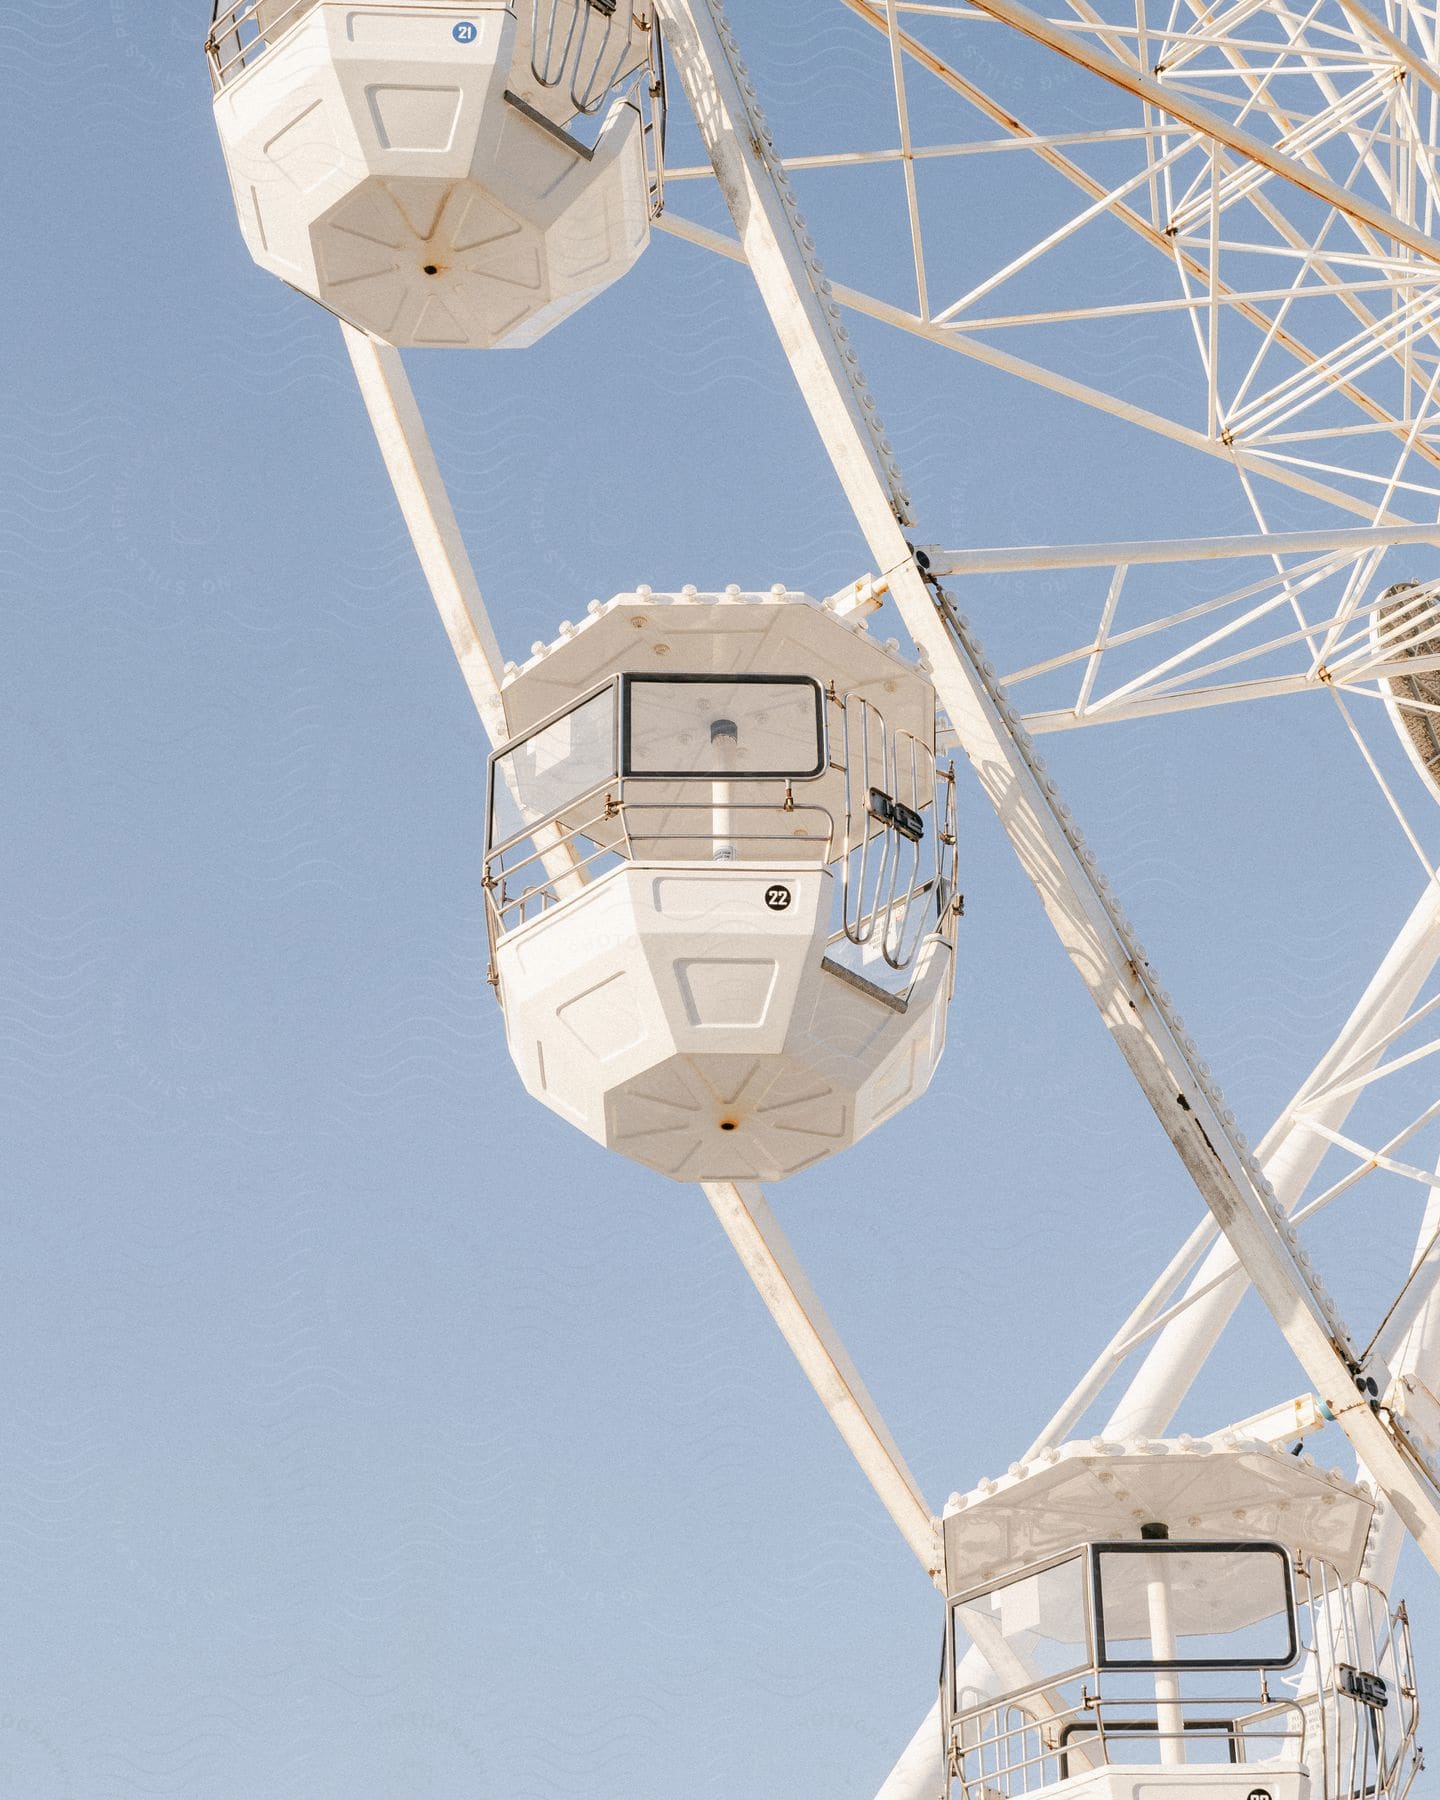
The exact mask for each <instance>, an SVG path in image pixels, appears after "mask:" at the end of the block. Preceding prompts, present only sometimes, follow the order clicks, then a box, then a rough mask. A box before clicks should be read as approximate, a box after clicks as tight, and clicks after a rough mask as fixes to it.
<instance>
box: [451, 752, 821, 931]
mask: <svg viewBox="0 0 1440 1800" xmlns="http://www.w3.org/2000/svg"><path fill="white" fill-rule="evenodd" d="M644 785H645V784H643V783H639V784H637V783H635V782H631V783H628V784H627V783H626V782H625V781H623V780H621V779H620V778H619V777H611V778H608V779H607V780H606V781H605V782H603V783H601V784H600V785H598V786H597V787H595V788H593V789H592V790H591V791H590V792H589V793H588V794H583V795H581V796H579V797H578V798H577V799H576V800H574V801H573V802H571V803H570V804H569V805H567V807H566V808H565V811H564V816H563V818H560V819H556V818H552V819H546V820H541V821H539V822H537V823H536V824H533V825H526V826H525V827H523V828H522V829H521V830H520V831H518V832H516V833H515V834H514V835H513V836H511V837H510V838H508V839H507V840H506V841H505V842H503V843H500V844H496V845H494V846H492V848H491V849H490V851H489V853H488V854H487V856H486V859H485V879H484V886H485V893H486V899H487V905H486V916H487V920H488V922H489V925H490V930H491V946H492V950H493V948H494V947H495V944H496V943H498V941H499V940H500V939H502V938H505V937H507V936H509V934H510V933H511V932H512V931H517V930H518V929H519V928H520V927H521V926H522V925H525V924H528V923H529V922H530V921H531V920H532V919H534V918H536V917H538V916H539V914H540V913H542V912H545V911H548V910H549V908H551V907H553V906H558V905H559V904H560V902H561V901H562V900H564V899H567V898H568V897H569V896H570V895H571V894H572V893H575V892H577V891H578V890H579V887H580V886H581V885H584V884H585V883H586V882H588V881H593V880H596V879H598V877H599V876H601V875H603V874H608V873H609V871H610V870H611V869H612V868H618V867H619V866H620V865H621V864H623V863H627V862H653V861H672V860H674V861H682V862H693V863H696V864H699V865H701V866H710V864H711V862H712V856H711V852H712V851H713V849H714V847H715V846H716V844H717V843H718V841H719V840H718V836H717V826H716V823H715V819H714V812H715V809H714V807H713V805H712V804H711V802H709V801H701V800H694V801H691V800H668V799H667V800H643V799H637V798H635V797H634V789H635V788H636V787H637V786H639V787H641V788H642V789H643V787H644ZM770 785H774V784H773V783H772V784H770ZM627 786H628V788H629V789H630V792H627ZM725 814H726V824H725V827H724V833H725V836H726V839H727V842H728V844H729V845H731V846H732V847H734V848H735V850H736V851H737V856H736V857H735V859H734V860H736V861H739V862H758V863H763V864H764V865H765V866H766V867H767V868H768V867H771V866H775V867H779V866H781V865H789V866H794V865H796V864H799V865H801V866H812V867H824V866H826V865H828V864H829V863H830V862H831V861H832V860H833V858H834V854H835V839H836V827H835V820H834V817H833V815H832V814H831V813H830V811H829V809H828V808H827V807H823V806H812V805H807V804H805V803H803V802H796V801H795V800H794V798H793V796H792V795H790V794H789V793H788V792H787V793H785V794H782V795H781V796H780V797H778V798H776V799H774V800H753V801H752V800H740V801H736V800H731V801H729V802H728V803H727V804H726V807H725ZM652 816H653V817H654V823H653V824H652V823H647V820H648V819H649V818H650V817H652ZM737 819H738V820H739V821H740V822H739V823H737ZM796 819H808V820H809V821H810V822H811V826H812V827H813V830H809V831H807V834H806V835H805V836H803V837H800V836H797V835H796V828H795V824H794V821H795V820H796ZM692 827H693V829H692Z"/></svg>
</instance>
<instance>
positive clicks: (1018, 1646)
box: [953, 1556, 1090, 1712]
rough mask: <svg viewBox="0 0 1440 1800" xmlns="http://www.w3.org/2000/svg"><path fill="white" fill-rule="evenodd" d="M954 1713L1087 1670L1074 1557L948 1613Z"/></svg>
mask: <svg viewBox="0 0 1440 1800" xmlns="http://www.w3.org/2000/svg"><path fill="white" fill-rule="evenodd" d="M953 1618H954V1628H955V1669H956V1696H955V1704H956V1708H957V1710H959V1711H962V1712H963V1711H965V1710H966V1709H967V1708H968V1707H971V1706H976V1705H979V1704H980V1703H981V1701H983V1700H986V1699H994V1698H996V1697H997V1696H999V1695H1002V1694H1014V1693H1020V1692H1023V1691H1024V1690H1025V1689H1026V1688H1030V1687H1034V1686H1035V1685H1036V1684H1037V1683H1040V1682H1043V1681H1047V1680H1050V1679H1052V1678H1053V1677H1055V1676H1059V1675H1067V1674H1070V1673H1072V1672H1073V1671H1075V1670H1077V1669H1082V1668H1085V1667H1088V1665H1089V1662H1090V1643H1089V1633H1088V1630H1087V1628H1086V1616H1085V1565H1084V1563H1083V1562H1082V1560H1081V1559H1080V1558H1079V1557H1078V1556H1077V1557H1073V1558H1072V1559H1071V1560H1070V1561H1069V1562H1063V1563H1058V1564H1057V1565H1056V1566H1055V1567H1054V1568H1053V1569H1045V1570H1042V1571H1041V1573H1039V1574H1038V1575H1027V1576H1024V1577H1023V1578H1022V1579H1021V1580H1019V1581H1012V1582H1010V1583H1008V1585H1006V1586H1005V1587H1001V1588H995V1589H993V1590H992V1591H991V1592H990V1593H988V1594H980V1595H977V1596H976V1598H975V1599H973V1600H964V1601H961V1602H960V1603H959V1604H958V1605H957V1606H956V1607H955V1608H954V1614H953Z"/></svg>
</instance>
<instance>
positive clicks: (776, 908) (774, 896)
mask: <svg viewBox="0 0 1440 1800" xmlns="http://www.w3.org/2000/svg"><path fill="white" fill-rule="evenodd" d="M765 904H766V905H767V906H768V907H769V908H770V910H771V912H784V910H785V908H786V907H787V906H788V905H789V904H790V890H789V888H787V887H782V886H781V885H780V883H779V882H778V881H777V882H776V883H775V885H774V887H768V888H766V890H765Z"/></svg>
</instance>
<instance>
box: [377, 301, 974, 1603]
mask: <svg viewBox="0 0 1440 1800" xmlns="http://www.w3.org/2000/svg"><path fill="white" fill-rule="evenodd" d="M342 329H343V331H344V334H345V347H346V349H347V350H348V351H349V353H350V360H351V362H352V364H353V365H354V368H355V374H356V378H357V380H358V381H359V384H360V393H361V396H362V398H363V399H364V401H365V405H366V409H367V411H368V412H369V414H370V422H371V424H372V425H373V426H374V428H375V437H376V441H377V442H378V444H379V446H380V452H381V455H382V456H383V457H384V460H385V466H386V468H387V470H388V471H389V474H390V479H391V482H392V483H393V485H394V488H395V494H396V498H397V499H398V500H399V502H400V510H401V512H402V513H403V514H404V517H405V523H406V525H407V526H408V527H409V531H410V537H411V540H412V542H413V543H414V545H415V553H416V555H417V556H418V557H419V559H420V567H421V569H422V570H423V572H424V575H425V579H426V581H427V582H428V584H429V587H430V591H431V594H432V595H433V596H434V599H435V604H436V607H437V608H438V609H439V613H440V618H441V620H442V622H443V624H444V626H445V631H446V635H447V636H448V637H449V639H450V644H451V647H452V648H453V650H454V652H455V660H456V661H457V662H458V663H459V665H460V670H461V673H462V674H463V675H464V677H465V684H466V686H467V687H468V688H469V690H470V696H471V698H472V699H473V700H474V702H475V709H476V711H477V712H478V713H479V715H480V719H481V722H482V724H483V725H484V727H485V730H486V732H487V733H488V734H489V737H490V741H491V742H492V744H499V743H503V742H504V740H505V738H506V737H507V736H508V735H509V734H508V730H507V727H506V724H505V711H504V707H503V705H502V704H501V699H500V680H501V674H502V671H503V668H504V663H503V661H502V658H501V654H500V646H499V643H498V641H497V640H496V637H495V633H494V630H493V628H492V626H491V624H490V618H489V614H488V613H487V612H486V610H485V602H484V599H483V598H482V596H481V593H480V584H479V582H478V581H477V580H476V578H475V571H474V568H473V567H472V566H471V562H470V558H469V555H468V554H467V552H466V549H465V544H464V540H463V539H462V538H461V535H460V529H459V526H458V525H457V523H456V520H455V512H454V508H453V507H452V506H451V504H450V496H449V494H448V493H447V491H446V488H445V482H444V478H443V476H442V475H441V473H440V467H439V464H438V463H437V462H436V460H435V453H434V450H433V449H432V447H431V444H430V439H429V435H428V433H427V432H426V430H425V421H424V420H423V418H422V417H421V415H420V409H419V406H418V405H417V404H416V400H415V395H414V391H413V389H412V388H411V386H410V381H409V377H408V376H407V375H406V373H405V365H404V362H403V361H402V360H401V357H400V353H399V351H398V350H393V349H391V348H390V347H389V346H388V345H385V344H378V343H376V342H375V341H374V340H373V339H371V338H368V337H366V336H365V335H364V334H363V333H362V332H359V331H355V330H353V329H352V328H351V327H350V326H348V325H346V326H344V327H342ZM881 591H883V590H881ZM872 604H873V605H875V606H878V605H879V604H880V599H879V594H878V593H877V592H876V583H875V582H874V581H873V579H872V578H870V577H866V578H865V579H864V580H863V581H859V582H856V583H855V584H854V588H853V590H852V591H851V593H850V594H849V596H848V605H847V610H853V611H862V612H863V611H866V610H869V608H870V606H871V605H872ZM563 850H564V846H559V845H557V846H555V847H552V848H551V849H549V850H548V851H547V852H546V867H547V869H549V871H550V873H551V874H552V875H563V877H564V878H565V879H567V880H579V879H581V878H582V876H581V873H580V872H579V871H577V870H575V869H574V868H573V867H572V868H570V869H569V871H568V873H566V872H565V871H564V870H563V869H557V868H554V867H552V866H551V865H552V864H553V863H555V862H556V860H557V859H558V858H559V857H560V856H561V855H562V854H563ZM704 1192H705V1197H706V1198H707V1199H708V1200H709V1202H710V1204H711V1206H712V1207H713V1208H714V1210H715V1214H716V1217H717V1218H718V1219H719V1220H720V1223H721V1224H722V1225H723V1226H724V1228H725V1232H726V1235H727V1236H728V1237H729V1239H730V1241H731V1243H732V1244H733V1245H734V1246H735V1249H736V1252H737V1253H738V1255H739V1257H740V1260H741V1262H742V1263H743V1264H744V1266H745V1269H746V1270H747V1272H748V1273H749V1275H750V1277H751V1279H752V1280H753V1281H754V1283H755V1286H756V1287H757V1288H758V1289H759V1292H760V1297H761V1298H762V1299H763V1300H764V1302H765V1304H766V1306H767V1307H769V1309H770V1312H771V1315H772V1316H773V1318H774V1320H775V1323H776V1324H777V1325H778V1326H779V1328H780V1333H781V1336H782V1337H783V1338H784V1339H785V1342H786V1343H787V1344H788V1345H789V1347H790V1349H791V1351H792V1352H793V1354H794V1356H795V1358H796V1360H797V1362H798V1363H799V1364H800V1367H801V1368H802V1369H803V1370H804V1371H805V1374H806V1375H807V1376H808V1377H809V1379H810V1382H811V1384H812V1385H813V1386H814V1388H815V1391H816V1393H817V1394H818V1395H819V1396H820V1399H821V1401H822V1403H823V1404H824V1407H825V1410H826V1411H827V1412H828V1413H829V1414H830V1417H831V1418H832V1419H833V1420H834V1422H835V1425H836V1428H837V1429H838V1431H839V1432H840V1435H841V1437H842V1438H843V1439H844V1441H845V1443H846V1445H847V1447H848V1448H849V1450H850V1453H851V1455H852V1456H853V1457H854V1458H855V1460H856V1462H857V1463H859V1465H860V1467H861V1468H862V1469H863V1470H864V1472H865V1474H866V1475H867V1476H868V1478H869V1480H870V1482H871V1484H872V1486H873V1487H874V1489H875V1491H876V1493H877V1494H878V1495H879V1496H880V1499H881V1501H882V1502H883V1504H884V1506H885V1508H886V1510H887V1511H888V1512H889V1514H890V1516H891V1518H892V1519H893V1520H894V1521H895V1524H896V1526H897V1527H898V1528H899V1531H900V1535H901V1536H902V1537H903V1538H904V1539H905V1542H906V1543H907V1544H909V1546H910V1548H911V1549H912V1550H913V1551H914V1552H915V1555H916V1556H917V1557H918V1558H919V1560H920V1564H921V1566H922V1567H923V1568H924V1570H925V1572H926V1574H927V1575H929V1576H930V1578H931V1579H932V1580H935V1579H936V1578H937V1577H938V1575H939V1571H940V1539H939V1527H938V1525H937V1523H936V1521H935V1518H934V1516H933V1515H932V1513H931V1511H930V1508H929V1506H928V1505H927V1504H926V1502H925V1498H924V1495H923V1494H922V1493H921V1492H920V1488H919V1485H918V1483H917V1482H916V1480H915V1477H914V1476H913V1475H912V1474H911V1473H910V1471H909V1469H908V1468H907V1467H906V1465H905V1459H904V1457H903V1456H901V1454H900V1451H899V1449H898V1448H897V1446H896V1444H895V1440H894V1439H893V1438H892V1437H891V1435H890V1433H889V1431H888V1430H887V1429H886V1426H885V1421H884V1420H883V1419H882V1418H881V1416H880V1412H879V1409H878V1408H877V1407H876V1405H875V1402H874V1401H873V1400H872V1399H871V1398H870V1395H869V1394H868V1392H867V1391H866V1389H865V1384H864V1383H863V1382H862V1381H861V1379H860V1376H859V1374H858V1373H857V1371H856V1369H855V1365H854V1363H853V1362H852V1361H851V1360H850V1357H849V1355H848V1354H847V1353H846V1350H845V1346H844V1344H843V1343H842V1342H841V1341H840V1336H839V1333H838V1332H837V1331H836V1330H835V1327H834V1326H833V1325H832V1324H831V1323H830V1320H829V1318H828V1317H827V1316H826V1313H825V1310H824V1308H823V1307H822V1306H821V1305H820V1302H819V1300H818V1299H817V1298H816V1296H815V1293H814V1291H813V1289H812V1288H811V1286H810V1284H809V1282H808V1281H807V1280H806V1279H805V1273H804V1270H803V1269H802V1268H801V1267H800V1264H799V1261H798V1259H797V1258H796V1256H795V1252H794V1251H793V1250H792V1249H791V1248H790V1245H789V1243H788V1242H787V1241H786V1238H785V1235H784V1233H783V1232H782V1231H781V1229H780V1226H779V1224H778V1223H777V1222H776V1219H775V1216H774V1214H773V1213H772V1212H771V1211H770V1208H769V1206H768V1205H767V1204H766V1201H765V1196H764V1194H763V1193H762V1192H761V1190H760V1188H759V1187H758V1185H756V1184H754V1183H746V1184H745V1187H744V1188H743V1190H742V1189H741V1188H740V1187H738V1186H737V1185H736V1184H735V1183H733V1182H727V1181H717V1182H708V1183H706V1184H705V1186H704Z"/></svg>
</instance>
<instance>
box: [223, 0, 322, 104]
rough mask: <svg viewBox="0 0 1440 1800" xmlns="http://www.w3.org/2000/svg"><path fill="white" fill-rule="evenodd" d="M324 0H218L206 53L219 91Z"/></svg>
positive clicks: (241, 73) (242, 72)
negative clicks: (230, 2) (229, 2)
mask: <svg viewBox="0 0 1440 1800" xmlns="http://www.w3.org/2000/svg"><path fill="white" fill-rule="evenodd" d="M319 4H320V0H233V4H231V5H228V6H227V5H226V3H225V0H215V10H214V13H213V14H212V16H211V20H210V35H209V36H208V37H207V38H206V39H205V56H206V59H207V61H208V62H209V64H210V83H211V86H212V87H213V88H214V89H215V92H216V93H217V94H218V93H219V92H220V90H221V88H223V87H224V86H225V85H226V83H227V82H230V81H233V80H234V79H235V77H236V76H237V75H243V74H244V72H245V70H246V69H248V68H250V67H251V65H252V64H253V63H254V62H255V61H256V59H257V58H258V57H261V56H263V55H264V54H265V52H266V51H267V50H268V49H269V48H270V46H271V45H272V44H274V43H277V42H278V41H279V40H280V39H281V38H282V37H283V36H284V35H285V33H286V32H287V31H289V29H290V28H291V26H292V25H298V24H299V23H300V20H301V19H302V18H303V17H304V16H305V14H306V13H308V12H312V11H313V10H314V8H315V7H316V6H318V5H319Z"/></svg>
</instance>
